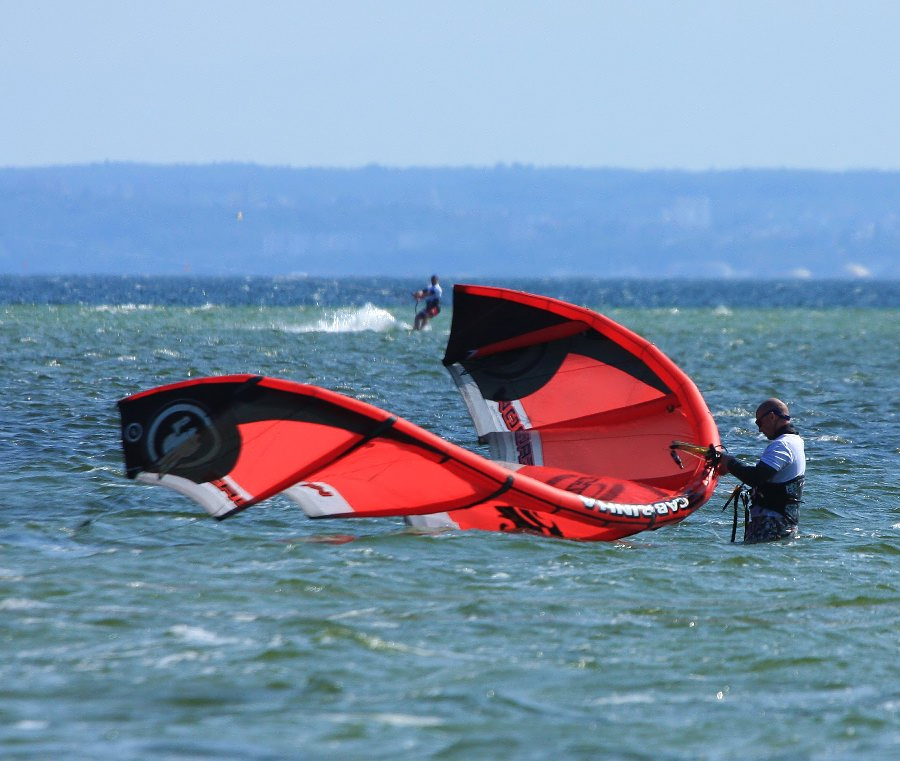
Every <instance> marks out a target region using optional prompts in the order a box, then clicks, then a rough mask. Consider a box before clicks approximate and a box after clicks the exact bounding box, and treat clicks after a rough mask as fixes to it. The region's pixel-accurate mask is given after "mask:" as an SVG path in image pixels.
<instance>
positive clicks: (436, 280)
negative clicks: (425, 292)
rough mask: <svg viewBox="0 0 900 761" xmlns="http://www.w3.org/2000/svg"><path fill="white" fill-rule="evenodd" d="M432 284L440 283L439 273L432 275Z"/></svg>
mask: <svg viewBox="0 0 900 761" xmlns="http://www.w3.org/2000/svg"><path fill="white" fill-rule="evenodd" d="M431 284H432V285H437V284H438V276H437V275H432V276H431Z"/></svg>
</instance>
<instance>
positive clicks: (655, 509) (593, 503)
mask: <svg viewBox="0 0 900 761" xmlns="http://www.w3.org/2000/svg"><path fill="white" fill-rule="evenodd" d="M581 501H582V502H583V503H584V506H585V507H586V508H587V509H588V510H596V511H597V512H598V513H607V514H609V515H623V516H625V517H627V518H650V517H655V516H657V515H669V514H670V513H671V514H674V513H677V512H678V511H679V510H686V509H687V508H688V506H689V505H690V501H689V500H688V498H687V497H675V498H674V499H667V500H664V501H661V502H653V503H651V504H649V505H622V504H618V503H616V502H604V501H603V500H600V499H591V498H590V497H581Z"/></svg>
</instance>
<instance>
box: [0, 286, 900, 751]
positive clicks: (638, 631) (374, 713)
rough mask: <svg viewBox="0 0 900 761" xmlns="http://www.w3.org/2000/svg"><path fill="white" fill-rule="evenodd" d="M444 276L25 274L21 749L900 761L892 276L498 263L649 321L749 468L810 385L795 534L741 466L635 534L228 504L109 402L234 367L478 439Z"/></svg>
mask: <svg viewBox="0 0 900 761" xmlns="http://www.w3.org/2000/svg"><path fill="white" fill-rule="evenodd" d="M427 274H430V273H425V275H423V278H422V281H421V282H418V281H417V280H415V279H402V278H354V279H327V278H311V277H294V278H216V277H207V278H204V277H200V276H198V277H169V278H165V277H101V276H96V277H49V276H47V277H42V276H2V277H0V347H2V355H0V464H2V468H0V491H2V494H3V499H2V502H0V643H2V649H0V758H2V759H4V761H195V760H197V759H216V760H217V761H232V760H233V761H276V760H278V761H281V760H283V759H303V760H309V761H322V760H323V759H335V760H341V761H345V760H347V759H385V760H387V759H390V760H391V761H393V760H395V759H440V760H441V761H472V760H473V759H486V760H493V759H504V760H507V759H511V760H518V759H522V760H526V759H527V760H531V759H534V760H535V761H539V760H544V759H550V758H552V759H560V760H567V759H579V760H581V759H584V760H585V761H588V760H591V761H593V760H594V759H623V760H624V759H629V760H644V759H646V760H647V761H651V760H652V761H660V760H666V759H671V760H673V761H675V760H678V761H681V760H684V761H688V760H690V761H697V760H698V759H707V760H709V761H735V760H736V759H784V760H785V761H787V760H788V759H790V760H791V761H795V760H797V759H820V760H823V761H824V760H826V759H827V760H829V761H831V760H834V761H839V760H840V761H843V760H845V759H848V760H851V761H852V760H856V759H863V760H866V761H878V760H881V759H883V760H884V761H893V760H894V759H897V758H900V659H898V650H900V648H898V646H900V577H898V568H900V541H898V535H900V531H898V529H900V485H898V476H900V468H898V465H900V350H898V344H900V283H898V282H874V281H868V280H853V281H784V282H779V281H760V282H751V281H727V280H724V281H687V280H668V281H654V280H646V281H642V280H630V281H604V280H592V279H589V278H581V279H571V280H563V279H532V280H515V281H513V280H506V281H503V280H493V281H483V280H482V281H480V282H490V283H491V284H494V285H501V286H507V287H515V288H519V289H522V290H527V291H531V292H534V293H540V294H544V295H548V296H553V297H557V298H561V299H564V300H567V301H571V302H573V303H577V304H580V305H583V306H587V307H590V308H592V309H595V310H597V311H599V312H601V313H603V314H606V315H608V316H609V317H611V318H613V319H614V320H616V321H618V322H620V323H622V324H624V325H625V326H626V327H628V328H630V329H631V330H633V331H635V332H637V333H639V334H641V335H643V336H645V337H647V338H648V339H650V340H652V341H653V342H654V343H655V344H656V345H657V346H658V347H659V348H660V349H661V350H662V351H663V352H665V353H666V354H667V355H668V356H670V357H671V358H672V359H673V360H675V362H676V363H678V364H679V365H680V366H681V367H682V368H683V369H684V370H686V371H687V373H688V374H689V375H690V376H691V377H692V378H693V380H694V381H695V383H696V384H697V386H698V388H699V389H700V391H701V392H702V394H703V395H704V397H705V399H706V401H707V403H708V405H709V407H710V410H711V411H712V413H713V416H714V417H715V420H716V422H717V424H718V426H719V430H720V432H721V436H722V441H723V443H724V444H725V446H726V447H727V448H728V450H729V452H731V453H732V454H736V455H739V456H743V457H745V458H746V460H747V461H748V462H753V461H755V458H756V456H757V455H758V454H759V453H760V452H761V451H762V449H763V447H764V445H765V441H764V440H763V439H762V438H761V436H760V434H759V433H758V431H757V430H756V426H755V425H754V423H753V414H754V410H755V407H756V405H757V403H758V402H759V401H761V400H762V399H764V398H766V397H769V396H778V397H779V398H781V399H783V400H785V401H786V402H787V403H788V404H789V405H790V406H791V410H792V413H793V415H794V419H795V422H796V425H797V428H798V429H799V431H800V432H801V433H802V435H803V436H804V438H805V440H806V445H807V455H808V471H807V487H806V493H805V495H804V497H805V502H804V504H803V506H802V510H801V525H800V534H799V536H798V537H797V538H796V539H795V540H793V541H788V542H779V543H773V544H764V545H752V546H744V545H742V544H741V543H740V542H739V541H738V542H736V543H732V542H731V529H732V513H731V508H730V507H729V508H728V509H727V510H724V511H723V506H724V504H725V502H726V500H727V498H728V496H729V495H730V493H731V490H732V488H733V487H734V485H735V481H734V479H732V478H728V477H725V478H723V479H722V480H721V481H720V482H719V486H718V488H717V491H716V493H715V495H714V496H713V498H712V499H711V500H710V501H709V502H708V503H707V504H706V505H705V506H704V507H702V508H701V509H700V510H699V511H698V512H697V513H695V514H693V515H692V516H690V517H689V518H688V519H687V520H685V521H684V522H683V523H681V524H679V525H677V526H674V527H669V528H664V529H661V530H659V531H655V532H647V533H643V534H638V535H636V536H633V537H630V538H629V539H627V540H625V541H620V542H613V543H579V542H571V541H564V540H557V539H548V538H544V537H538V536H532V535H525V534H499V533H488V532H477V531H470V532H444V533H439V534H434V535H427V534H426V535H423V534H417V533H413V532H410V531H408V530H406V528H405V527H404V524H403V523H402V521H401V520H399V519H389V518H384V519H357V520H355V521H354V520H343V521H311V520H309V519H306V518H305V517H304V516H303V515H302V513H301V512H300V511H299V510H298V509H297V508H296V507H294V506H293V505H292V504H291V503H289V502H288V501H287V500H285V499H284V498H279V497H275V498H273V499H271V500H269V501H267V502H264V503H262V504H260V505H258V506H255V507H253V508H251V509H249V510H246V511H244V512H242V513H240V514H239V515H237V516H235V517H233V518H231V519H229V520H226V521H222V522H217V521H215V520H214V519H212V518H210V517H208V516H207V515H206V514H205V513H204V512H203V510H202V508H201V507H200V506H199V505H196V504H194V503H193V502H192V501H190V500H188V499H187V498H186V497H183V496H181V495H179V494H176V493H174V492H172V491H169V490H167V489H163V488H160V487H156V486H147V485H142V484H137V483H136V482H134V481H130V480H128V479H126V478H125V475H124V471H123V463H122V454H121V446H120V438H119V420H118V413H117V409H116V401H117V400H118V399H120V398H122V397H124V396H126V395H129V394H133V393H136V392H138V391H142V390H145V389H148V388H151V387H154V386H157V385H161V384H165V383H170V382H174V381H178V380H182V379H186V378H196V377H202V376H214V375H221V374H229V373H260V374H264V375H269V376H275V377H280V378H286V379H290V380H294V381H299V382H303V383H312V384H317V385H320V386H324V387H326V388H329V389H333V390H336V391H339V392H341V393H344V394H348V395H350V396H353V397H356V398H359V399H363V400H365V401H366V402H369V403H371V404H375V405H377V406H379V407H382V408H384V409H387V410H390V411H391V412H393V413H395V414H397V415H400V416H401V417H404V418H406V419H408V420H411V421H412V422H415V423H417V424H418V425H420V426H423V427H424V428H426V429H428V430H430V431H433V432H434V433H436V434H438V435H440V436H443V437H445V438H447V439H449V440H451V441H453V442H455V443H457V444H460V445H462V446H465V447H468V448H470V449H473V450H474V451H481V448H480V445H479V443H478V441H477V439H476V437H475V434H474V431H473V428H472V425H471V422H470V420H469V418H468V415H467V413H466V410H465V407H464V405H463V403H462V400H461V399H460V397H459V395H458V393H457V391H456V389H455V387H454V385H453V383H452V381H451V379H450V377H449V375H448V374H447V373H446V371H445V370H444V368H443V366H442V364H441V358H442V356H443V351H444V346H445V344H446V340H447V336H448V331H449V328H450V321H451V316H452V298H450V286H451V285H452V282H453V281H452V279H451V278H449V277H446V276H445V277H444V279H443V285H444V286H445V289H446V291H445V292H446V294H447V296H448V298H447V299H446V300H445V307H444V311H443V312H442V313H441V314H440V315H439V316H438V317H437V318H435V320H434V321H433V322H432V324H431V325H430V326H429V327H428V329H426V330H424V331H421V332H413V331H411V324H412V320H413V315H414V308H415V302H414V301H413V299H412V297H411V295H410V293H411V291H412V290H413V289H415V288H417V287H421V286H422V285H424V284H425V279H424V278H425V277H427ZM473 282H476V281H474V280H473ZM738 539H740V529H739V530H738Z"/></svg>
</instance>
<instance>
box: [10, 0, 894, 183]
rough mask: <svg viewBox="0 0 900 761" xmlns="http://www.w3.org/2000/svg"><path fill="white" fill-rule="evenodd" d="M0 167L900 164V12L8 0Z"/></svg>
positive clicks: (828, 3) (722, 3) (625, 3)
mask: <svg viewBox="0 0 900 761" xmlns="http://www.w3.org/2000/svg"><path fill="white" fill-rule="evenodd" d="M0 105H2V112H0V167H9V166H40V165H49V164H73V163H89V162H98V161H106V160H110V161H138V162H152V163H176V162H177V163H209V162H226V161H241V162H253V163H257V164H265V165H282V166H284V165H288V166H323V167H356V166H363V165H367V164H381V165H384V166H493V165H495V164H498V163H514V162H518V163H523V164H533V165H536V166H584V167H625V168H636V169H648V168H683V169H690V170H705V169H728V168H740V167H750V168H757V167H789V168H811V169H827V170H842V169H884V170H900V0H746V1H743V2H738V1H737V0H671V1H663V0H610V1H608V2H605V1H604V0H595V1H594V2H589V1H588V0H546V2H534V1H532V0H380V1H378V2H375V1H374V0H372V1H369V2H364V1H363V0H240V1H237V0H142V1H140V2H138V1H137V0H55V1H54V0H0Z"/></svg>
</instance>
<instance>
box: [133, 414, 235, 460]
mask: <svg viewBox="0 0 900 761" xmlns="http://www.w3.org/2000/svg"><path fill="white" fill-rule="evenodd" d="M146 444H147V454H148V456H149V457H150V461H151V462H160V461H162V460H164V459H165V460H167V463H166V464H167V466H168V467H169V468H171V467H173V466H174V465H176V464H177V465H178V467H179V468H191V467H195V466H197V465H200V464H202V463H204V462H207V461H209V460H211V459H212V458H213V457H215V455H216V453H217V452H218V450H219V436H218V434H217V433H216V430H215V428H213V424H212V420H210V418H209V415H208V414H207V413H206V410H204V409H202V408H201V407H199V406H197V405H196V404H191V403H188V402H180V403H178V404H173V405H171V406H170V407H166V409H164V410H163V411H162V412H160V413H159V414H158V415H157V416H156V417H155V418H154V419H153V422H152V423H150V430H149V431H148V433H147V440H146Z"/></svg>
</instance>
